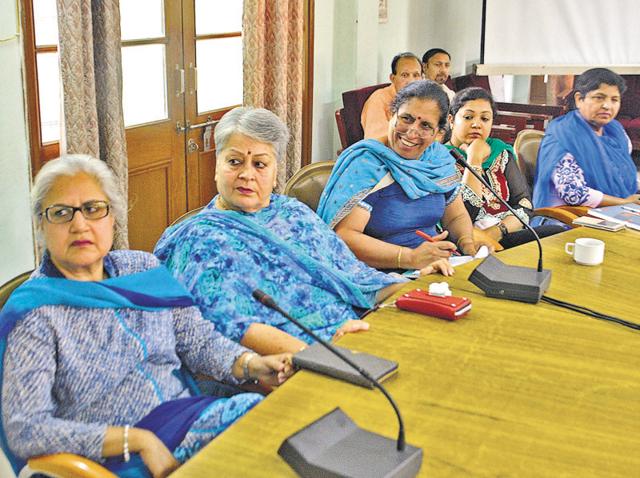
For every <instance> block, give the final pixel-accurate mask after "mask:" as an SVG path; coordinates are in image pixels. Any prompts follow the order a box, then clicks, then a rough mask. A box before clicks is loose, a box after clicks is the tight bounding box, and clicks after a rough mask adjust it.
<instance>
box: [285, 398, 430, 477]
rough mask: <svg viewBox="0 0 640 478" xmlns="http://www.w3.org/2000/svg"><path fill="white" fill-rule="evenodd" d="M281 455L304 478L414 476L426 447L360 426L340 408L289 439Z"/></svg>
mask: <svg viewBox="0 0 640 478" xmlns="http://www.w3.org/2000/svg"><path fill="white" fill-rule="evenodd" d="M278 454H279V455H280V456H281V457H282V458H283V459H284V460H285V461H286V462H287V463H288V464H289V466H291V468H293V469H294V470H295V471H296V473H298V474H299V475H300V476H302V477H323V478H333V477H336V478H337V477H363V478H364V477H375V476H380V477H389V478H391V477H402V478H405V477H406V478H409V477H414V476H416V475H417V474H418V471H419V470H420V465H421V464H422V449H421V448H416V447H414V446H411V445H408V444H407V445H406V446H405V449H404V450H403V451H398V449H397V444H396V441H395V440H392V439H389V438H386V437H383V436H382V435H378V434H376V433H372V432H368V431H366V430H362V429H361V428H359V427H358V426H357V425H356V424H355V423H354V422H353V421H352V420H351V419H350V418H349V417H348V416H347V415H346V414H345V413H344V412H343V411H342V410H340V408H335V409H334V410H333V411H331V412H329V413H328V414H326V415H324V416H323V417H320V418H319V419H318V420H316V421H315V422H313V423H311V424H310V425H307V426H306V427H305V428H303V429H302V430H300V431H298V432H296V433H294V434H293V435H291V436H290V437H289V438H287V439H286V440H285V441H284V442H282V445H280V449H279V450H278Z"/></svg>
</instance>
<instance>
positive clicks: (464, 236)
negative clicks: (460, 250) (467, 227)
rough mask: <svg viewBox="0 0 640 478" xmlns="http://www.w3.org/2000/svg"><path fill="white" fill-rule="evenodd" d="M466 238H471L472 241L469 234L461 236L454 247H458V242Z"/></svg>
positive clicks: (471, 236)
mask: <svg viewBox="0 0 640 478" xmlns="http://www.w3.org/2000/svg"><path fill="white" fill-rule="evenodd" d="M467 237H469V238H471V240H473V235H471V234H463V235H462V236H460V237H459V238H458V240H457V241H456V246H458V247H460V241H461V240H463V239H466V238H467Z"/></svg>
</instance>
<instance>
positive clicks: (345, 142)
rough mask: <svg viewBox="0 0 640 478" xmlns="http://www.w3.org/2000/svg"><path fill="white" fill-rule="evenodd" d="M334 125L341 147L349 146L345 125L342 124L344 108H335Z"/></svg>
mask: <svg viewBox="0 0 640 478" xmlns="http://www.w3.org/2000/svg"><path fill="white" fill-rule="evenodd" d="M336 126H337V127H338V135H339V136H340V144H341V145H342V149H345V148H346V147H347V146H349V140H348V139H347V126H346V125H345V124H344V108H340V109H339V110H336ZM338 154H340V153H338Z"/></svg>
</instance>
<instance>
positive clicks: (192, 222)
mask: <svg viewBox="0 0 640 478" xmlns="http://www.w3.org/2000/svg"><path fill="white" fill-rule="evenodd" d="M154 253H155V254H156V256H157V257H158V258H159V259H160V260H161V261H163V262H164V263H165V264H166V265H167V267H168V268H169V270H171V271H172V273H173V274H174V276H175V277H176V278H177V279H178V280H179V281H180V282H181V283H183V284H185V286H186V287H187V288H188V289H189V290H190V291H191V293H192V295H193V296H194V298H195V300H196V303H197V304H198V306H199V307H200V310H201V311H202V314H203V316H204V317H205V318H206V319H208V320H210V321H212V322H213V323H214V324H215V325H216V329H217V330H218V331H219V332H220V333H222V334H223V335H225V336H227V337H228V338H230V339H232V340H235V341H236V342H239V341H240V340H241V339H242V337H243V335H244V333H245V332H246V330H247V329H248V327H250V325H251V324H252V323H254V322H261V323H266V324H268V325H271V326H273V327H277V328H279V329H280V330H283V331H284V332H287V333H289V334H291V335H293V336H295V337H298V338H300V339H301V340H304V341H307V342H309V341H310V340H311V339H310V338H309V337H307V336H306V335H305V334H304V333H302V332H301V331H300V330H299V329H298V328H297V327H296V326H295V325H291V324H290V323H289V322H288V321H287V320H286V319H284V318H283V317H282V316H281V315H280V314H278V313H277V312H274V311H271V310H270V309H267V308H265V307H263V306H262V305H261V304H260V303H259V302H257V301H256V300H254V299H253V298H252V297H251V292H252V290H253V289H256V288H259V289H262V290H264V291H265V292H267V293H268V294H270V295H273V296H274V297H275V298H276V300H277V301H278V302H279V303H280V305H281V307H282V308H283V309H285V310H287V311H289V312H290V313H291V315H293V316H294V317H296V318H297V319H299V320H301V321H302V322H304V323H305V325H307V326H308V327H309V328H311V329H312V330H314V331H315V332H316V333H318V334H320V335H321V336H322V337H323V338H326V339H330V338H331V336H332V335H333V333H334V332H335V330H336V329H337V328H338V327H339V326H340V325H341V324H342V323H343V322H344V321H345V320H349V319H355V318H357V315H356V313H355V312H354V311H353V308H352V307H354V306H355V307H358V308H369V307H371V306H372V305H373V303H374V297H375V294H376V292H377V291H379V290H380V289H382V288H383V287H385V286H387V285H390V284H393V283H396V282H401V280H399V279H397V278H394V277H392V276H389V275H387V274H384V273H382V272H379V271H376V270H375V269H372V268H370V267H369V266H367V265H366V264H364V263H362V262H361V261H359V260H358V259H357V258H356V257H355V256H354V255H353V253H352V252H351V251H350V250H349V248H348V247H347V246H346V245H345V243H344V242H343V241H342V240H341V239H340V238H339V237H338V236H336V234H335V233H334V232H333V231H331V230H330V229H329V228H328V227H327V225H326V224H325V223H324V222H322V220H321V219H320V218H319V217H318V216H316V215H315V214H314V213H313V211H311V210H310V209H309V208H308V207H307V206H305V205H304V204H302V203H300V202H299V201H297V200H295V199H292V198H289V197H286V196H279V195H275V194H274V195H272V196H271V202H270V204H269V205H268V206H267V207H265V208H263V209H261V210H260V211H258V212H255V213H244V212H238V211H229V210H219V209H217V208H216V206H215V198H214V200H213V201H212V202H211V203H210V204H209V205H208V206H207V207H206V208H205V209H204V210H202V211H201V212H200V213H199V214H197V215H195V216H193V217H191V218H188V219H186V220H185V221H183V222H181V223H179V224H177V225H175V226H173V227H171V228H169V229H167V230H166V231H165V233H164V234H163V235H162V237H161V238H160V240H159V241H158V244H157V245H156V248H155V250H154Z"/></svg>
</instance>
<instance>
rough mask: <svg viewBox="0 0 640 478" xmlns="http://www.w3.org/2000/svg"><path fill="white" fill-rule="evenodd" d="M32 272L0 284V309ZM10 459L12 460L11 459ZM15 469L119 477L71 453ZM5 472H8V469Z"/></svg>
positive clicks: (79, 477) (26, 473)
mask: <svg viewBox="0 0 640 478" xmlns="http://www.w3.org/2000/svg"><path fill="white" fill-rule="evenodd" d="M31 272H32V271H29V272H24V273H22V274H20V275H18V276H16V277H14V278H13V279H11V280H9V281H7V282H6V283H4V284H3V285H2V286H0V310H2V307H4V305H5V304H6V302H7V300H8V299H9V296H10V295H11V293H12V292H13V291H14V290H15V289H17V288H18V286H20V285H21V284H22V283H23V282H24V281H26V280H27V279H28V278H29V276H30V275H31ZM0 444H1V445H2V452H3V453H4V454H5V457H6V458H7V459H8V456H7V450H6V449H5V446H6V444H5V443H4V441H2V440H0ZM8 461H9V462H11V461H10V460H8ZM13 471H14V473H18V472H19V475H18V476H19V478H28V477H30V476H32V475H45V476H52V477H55V478H117V477H116V475H114V474H113V473H111V472H110V471H109V470H107V469H106V468H104V467H103V466H101V465H99V464H98V463H95V462H93V461H91V460H88V459H87V458H84V457H82V456H79V455H73V454H71V453H57V454H55V455H46V456H40V457H37V458H31V459H30V460H29V461H28V462H27V464H26V465H25V466H24V468H22V470H13ZM5 473H8V471H7V472H5ZM3 476H5V475H3Z"/></svg>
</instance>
